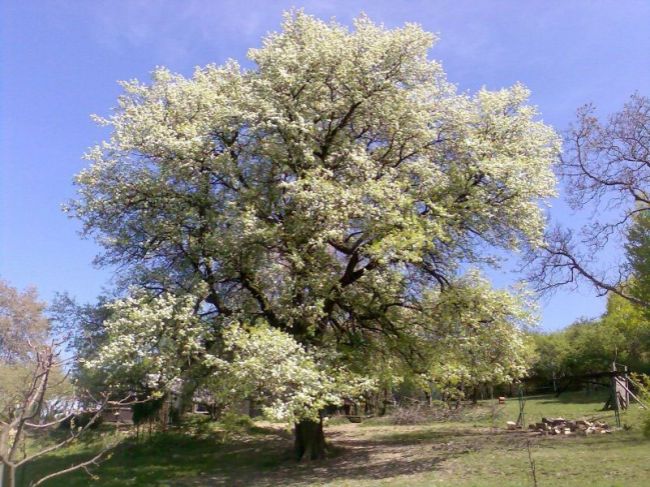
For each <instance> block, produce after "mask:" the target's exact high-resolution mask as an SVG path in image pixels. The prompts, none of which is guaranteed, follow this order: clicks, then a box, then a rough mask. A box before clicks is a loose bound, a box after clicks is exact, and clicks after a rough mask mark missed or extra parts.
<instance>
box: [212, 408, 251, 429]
mask: <svg viewBox="0 0 650 487" xmlns="http://www.w3.org/2000/svg"><path fill="white" fill-rule="evenodd" d="M219 424H220V425H221V427H222V429H223V430H224V432H225V433H226V434H232V433H245V432H248V431H250V430H251V429H253V428H254V427H255V423H254V422H253V420H252V419H251V418H250V416H247V415H245V414H238V413H235V412H233V411H228V412H226V413H225V414H224V415H223V416H221V418H220V419H219Z"/></svg>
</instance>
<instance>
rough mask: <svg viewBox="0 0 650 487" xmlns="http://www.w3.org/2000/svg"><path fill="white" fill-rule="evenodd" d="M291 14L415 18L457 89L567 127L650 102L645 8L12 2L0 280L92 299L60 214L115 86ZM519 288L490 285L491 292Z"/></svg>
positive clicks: (567, 319)
mask: <svg viewBox="0 0 650 487" xmlns="http://www.w3.org/2000/svg"><path fill="white" fill-rule="evenodd" d="M291 7H302V8H304V9H305V11H306V12H307V13H311V14H314V15H317V16H319V17H322V18H330V17H335V18H336V19H337V20H339V21H341V22H343V23H349V22H350V21H351V19H353V18H354V17H355V16H357V15H358V14H359V13H361V12H365V13H366V14H368V15H369V16H370V17H371V18H372V19H373V20H375V21H377V22H383V23H384V24H385V25H387V26H389V27H391V26H398V25H401V24H403V23H404V22H417V23H419V24H421V25H422V26H423V27H424V28H425V29H426V30H429V31H432V32H436V33H438V34H439V36H440V42H439V43H438V45H437V46H436V47H435V48H434V49H433V50H432V51H431V57H432V58H435V59H438V60H440V61H442V63H443V65H444V66H445V69H446V71H447V73H448V76H449V79H450V80H451V81H452V82H454V83H456V84H457V85H458V87H459V89H461V90H476V89H477V88H480V87H481V86H486V87H488V88H490V89H497V88H501V87H504V86H509V85H512V84H513V83H515V82H517V81H521V82H523V83H524V84H525V85H527V86H528V87H529V88H530V89H531V90H532V93H533V95H532V101H533V103H535V104H536V105H538V106H539V108H540V111H541V113H542V118H543V119H544V120H545V121H546V122H547V123H550V124H552V125H553V126H555V127H556V128H557V129H558V130H564V129H565V128H566V127H567V125H568V123H569V122H570V120H571V119H572V116H573V114H574V112H575V109H576V108H577V107H578V106H579V105H581V104H583V103H586V102H589V101H593V102H594V103H595V104H596V105H597V106H598V107H599V111H600V113H607V112H610V111H613V110H616V109H617V108H619V107H620V106H621V105H622V104H623V103H624V101H625V100H626V98H627V97H628V96H629V95H630V94H631V93H632V92H634V91H635V90H638V91H639V92H641V93H644V94H650V31H649V29H648V25H649V24H650V2H648V1H634V0H618V1H597V0H592V1H577V0H573V1H566V0H564V1H551V0H546V1H541V0H540V1H533V0H529V1H526V2H522V1H520V0H510V1H488V0H484V1H479V0H475V1H469V0H466V1H462V0H456V1H437V0H431V1H424V0H419V1H418V0H413V1H406V0H403V1H395V0H393V1H379V0H375V1H367V2H363V1H358V2H355V1H343V0H341V1H328V2H325V1H302V2H301V1H296V0H295V1H266V2H262V1H246V0H239V1H218V0H215V1H207V0H183V1H180V0H179V1H153V0H150V1H139V0H130V1H117V0H112V1H100V0H93V1H81V0H78V1H73V0H69V1H55V0H40V1H34V0H33V1H27V0H22V1H20V0H4V1H3V2H2V4H1V6H0V29H1V30H0V61H1V65H0V69H1V70H2V71H1V73H0V277H2V278H3V279H6V280H8V281H10V282H11V283H12V284H13V285H15V286H18V287H24V286H26V285H29V284H33V285H35V286H37V287H38V289H39V290H40V293H41V295H42V297H43V298H44V299H50V298H51V297H52V295H53V294H54V292H55V291H64V290H67V291H69V292H70V293H72V294H73V295H76V296H77V297H78V298H79V299H81V300H82V301H85V300H92V299H93V298H94V297H95V296H96V295H97V294H98V293H99V292H100V291H101V288H102V286H104V285H107V284H108V283H109V279H110V276H111V273H110V271H108V270H100V269H96V268H94V267H93V266H92V264H91V261H92V258H93V256H94V255H95V254H96V253H97V251H98V248H97V247H96V246H95V244H94V243H93V242H90V241H84V240H81V239H80V238H79V236H78V234H77V232H78V230H79V226H78V224H77V222H75V221H73V220H69V219H68V218H67V217H66V216H65V215H64V214H63V213H62V212H61V211H60V205H61V203H63V202H65V201H66V200H67V199H69V198H71V197H72V196H73V195H74V188H73V186H72V184H71V181H72V177H73V175H74V174H75V173H77V172H78V171H79V170H80V169H81V168H82V167H83V166H84V161H82V160H81V155H82V154H83V152H84V151H85V150H86V148H87V147H89V146H90V145H92V144H94V143H96V142H98V141H100V140H101V139H102V138H104V137H105V136H106V133H105V132H104V131H103V129H101V128H99V127H96V126H94V125H93V124H92V123H91V121H90V118H89V115H90V114H92V113H99V114H107V113H108V112H109V111H110V108H111V107H113V106H114V105H115V100H116V97H117V95H118V94H119V87H118V85H117V83H116V81H117V80H121V79H130V78H139V79H141V80H146V79H147V78H148V73H149V72H150V71H151V70H152V69H153V67H155V66H157V65H164V66H167V67H169V68H170V69H172V70H173V71H177V72H180V73H183V74H189V73H191V71H192V69H193V67H194V66H197V65H205V64H208V63H222V62H224V61H225V60H226V59H228V58H235V59H238V60H240V61H243V60H244V58H245V55H246V51H247V49H248V48H250V47H256V46H259V44H260V41H261V38H262V36H263V35H264V34H265V33H266V32H268V31H270V30H277V29H278V28H279V25H280V21H281V15H282V12H283V11H284V10H286V9H289V8H291ZM551 211H552V214H553V217H554V218H555V219H557V220H560V221H562V222H564V223H565V224H572V223H574V222H575V221H577V220H579V219H580V217H579V216H576V215H573V214H572V213H571V212H570V211H569V210H568V209H567V208H566V206H564V205H563V204H562V203H561V202H560V201H557V202H554V203H553V208H552V210H551ZM610 257H611V256H610ZM512 278H513V276H511V275H495V280H496V282H497V283H498V284H503V283H505V282H508V281H510V280H512ZM542 305H543V308H542V311H543V314H542V316H543V321H542V323H543V327H544V328H546V329H554V328H558V327H562V326H565V325H567V324H569V323H571V322H572V321H573V320H574V319H575V318H577V317H579V316H597V315H599V314H600V313H602V311H603V309H604V300H603V299H602V298H600V299H598V298H596V297H594V293H593V291H592V290H591V289H587V288H585V289H583V290H580V291H578V292H572V291H570V290H564V291H561V292H558V293H557V294H556V295H555V296H553V297H552V298H550V299H549V298H547V299H545V300H544V301H542Z"/></svg>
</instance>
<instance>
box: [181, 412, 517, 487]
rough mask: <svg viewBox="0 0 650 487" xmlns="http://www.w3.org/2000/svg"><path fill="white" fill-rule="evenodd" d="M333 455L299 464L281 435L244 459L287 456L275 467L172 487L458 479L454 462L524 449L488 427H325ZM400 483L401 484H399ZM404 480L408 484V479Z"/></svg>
mask: <svg viewBox="0 0 650 487" xmlns="http://www.w3.org/2000/svg"><path fill="white" fill-rule="evenodd" d="M327 438H328V442H329V444H330V446H331V447H332V456H331V457H330V458H328V459H327V460H324V461H319V462H305V463H300V464H296V463H295V462H294V461H293V460H292V459H291V438H290V437H289V435H287V434H286V432H282V431H280V430H278V434H277V436H276V437H275V438H274V439H273V440H268V439H267V440H264V441H263V442H262V443H255V442H253V443H251V444H250V445H249V446H248V447H243V448H242V449H241V450H240V452H241V454H242V455H257V456H261V455H267V454H271V453H272V452H275V453H276V454H277V453H278V452H279V451H283V452H284V455H281V456H280V457H278V458H279V461H278V463H277V464H275V465H272V466H270V467H268V468H263V469H261V470H258V469H254V468H251V467H250V466H248V467H247V466H246V465H241V464H240V465H231V466H230V467H229V466H228V465H224V466H223V469H221V471H220V473H219V474H212V475H206V476H202V477H200V478H194V479H186V480H185V481H183V482H180V483H178V484H173V485H183V486H188V485H201V486H229V487H230V486H254V487H271V486H278V485H282V486H292V487H299V486H300V487H302V486H308V485H322V484H328V483H337V481H340V482H343V481H353V480H361V479H363V480H366V481H372V480H380V479H389V478H395V477H400V476H410V475H416V474H418V473H422V472H434V471H435V473H436V477H437V476H438V475H439V476H440V479H441V480H442V479H444V478H449V477H450V476H457V475H458V472H456V471H455V468H454V467H455V463H456V462H455V459H456V458H459V457H461V456H463V455H465V454H468V453H472V452H474V451H478V450H482V449H485V448H490V449H494V448H500V449H501V448H506V449H507V448H509V447H510V448H512V447H516V448H517V449H519V448H521V446H522V445H520V444H518V443H521V441H522V440H523V441H524V442H525V440H524V439H523V438H522V437H521V436H520V435H516V434H515V435H513V434H512V433H505V432H495V431H492V430H490V429H489V428H471V427H469V428H468V427H465V428H453V427H447V426H443V425H439V426H431V427H422V426H384V427H382V426H376V427H375V426H374V427H363V426H360V425H358V424H345V425H336V426H330V427H328V428H327ZM396 481H397V479H396ZM405 481H406V479H405Z"/></svg>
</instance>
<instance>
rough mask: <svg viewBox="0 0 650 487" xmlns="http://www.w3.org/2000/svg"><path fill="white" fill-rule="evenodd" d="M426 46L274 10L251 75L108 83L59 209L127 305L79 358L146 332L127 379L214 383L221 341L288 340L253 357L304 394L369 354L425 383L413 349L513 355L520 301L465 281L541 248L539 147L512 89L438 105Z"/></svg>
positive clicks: (549, 148) (375, 28) (441, 84)
mask: <svg viewBox="0 0 650 487" xmlns="http://www.w3.org/2000/svg"><path fill="white" fill-rule="evenodd" d="M434 41H435V37H434V36H433V35H432V34H430V33H427V32H424V31H422V30H421V29H420V28H419V27H418V26H416V25H413V24H407V25H406V26H404V27H403V28H399V29H394V30H388V29H385V28H384V27H382V26H379V25H376V24H374V23H372V22H371V21H370V20H369V19H367V18H365V17H361V18H359V19H357V20H356V21H355V23H354V28H353V29H348V28H346V27H344V26H342V25H340V24H337V23H335V22H330V23H326V22H323V21H320V20H318V19H316V18H313V17H311V16H308V15H305V14H303V13H302V12H291V13H289V14H287V15H286V16H285V20H284V23H283V26H282V30H281V31H280V32H277V33H272V34H270V35H268V36H267V37H266V38H265V39H264V42H263V44H262V47H260V48H258V49H251V50H250V51H249V54H248V57H249V59H250V61H251V62H252V63H253V67H252V68H250V69H243V68H242V67H241V66H239V65H238V64H237V63H236V62H235V61H230V62H228V63H227V64H225V65H223V66H215V65H209V66H206V67H204V68H197V69H196V71H195V72H194V74H193V75H192V76H191V77H189V78H186V77H184V76H182V75H179V74H173V73H171V72H170V71H168V70H167V69H164V68H159V69H156V70H155V71H154V72H153V74H152V82H151V83H150V84H143V83H141V82H140V81H137V80H131V81H128V82H124V83H123V84H122V86H123V88H124V94H123V95H122V96H121V97H120V98H119V102H118V108H117V109H116V110H115V112H114V113H113V114H112V115H111V116H109V117H106V118H101V117H98V118H97V120H98V121H99V122H100V123H101V124H104V125H106V126H108V127H109V128H110V129H111V130H112V135H111V137H110V139H109V140H107V141H105V142H103V143H101V144H99V145H98V146H96V147H94V148H92V149H91V150H90V151H89V152H88V154H87V158H88V159H89V160H90V161H91V165H90V167H89V168H87V169H86V170H84V171H83V172H81V173H80V174H79V175H78V176H77V179H76V181H77V185H78V189H79V196H78V198H77V199H76V200H75V201H73V202H71V204H70V208H69V209H70V211H71V212H72V214H73V215H75V216H76V217H77V218H79V219H80V220H81V221H82V222H83V224H84V229H85V233H86V235H88V236H94V237H95V238H97V240H98V241H99V242H100V243H101V245H102V246H103V248H104V250H105V252H104V253H103V254H102V255H101V256H99V258H98V260H99V262H100V263H104V264H116V265H118V266H119V268H120V269H121V272H120V277H121V279H122V283H123V284H124V285H125V286H126V285H132V286H136V288H132V290H131V293H132V294H133V295H135V296H138V297H137V298H126V299H127V300H128V299H137V300H141V301H140V302H139V304H138V306H135V307H133V306H131V307H130V306H129V305H128V302H127V301H124V302H123V303H122V304H118V305H117V306H118V308H119V309H120V310H121V311H120V313H126V314H127V315H128V313H131V312H134V313H135V312H136V311H134V310H138V311H137V313H139V315H138V317H137V318H134V317H130V318H129V319H126V320H123V321H120V320H121V319H122V317H121V315H120V313H117V315H116V317H115V318H114V321H112V322H110V323H109V324H108V325H107V329H108V331H109V336H110V337H112V338H109V340H108V343H107V344H105V345H104V347H103V348H102V351H101V353H100V355H99V356H103V357H105V358H107V359H108V357H110V356H111V353H112V352H111V350H113V352H115V353H119V352H116V351H118V350H125V351H129V353H131V352H133V351H135V350H136V349H137V350H140V349H139V348H137V347H135V348H133V344H134V343H136V342H137V340H140V339H141V338H142V339H144V340H145V341H146V340H148V339H149V338H151V341H148V342H147V344H148V345H147V346H146V347H145V352H143V353H142V355H141V356H140V357H139V358H136V363H134V366H138V367H140V366H143V364H150V363H151V361H152V360H153V361H154V362H155V361H156V360H159V359H160V357H164V356H166V354H167V353H168V352H169V354H168V356H169V357H170V361H168V362H166V363H165V364H162V363H158V366H159V367H158V369H159V372H160V373H159V374H158V375H156V377H161V376H162V371H161V369H162V368H165V370H170V369H169V367H171V366H170V363H173V364H174V365H173V367H172V368H174V367H176V369H175V370H176V373H175V374H174V375H176V376H177V375H183V374H184V373H187V371H188V370H190V369H192V370H194V371H195V372H196V370H200V371H201V373H203V374H205V376H206V377H213V376H214V374H215V370H217V369H218V365H217V364H216V363H215V362H211V360H212V359H211V357H216V358H218V359H219V360H226V361H230V362H231V363H236V360H234V358H235V357H237V356H238V355H237V354H238V353H239V354H244V355H245V354H246V353H248V352H246V351H247V350H248V351H250V350H253V349H255V347H254V346H244V345H240V346H239V347H234V345H233V342H232V340H233V339H232V337H230V335H229V333H233V330H236V329H237V328H233V327H234V326H242V327H243V328H242V330H243V331H238V332H237V333H240V335H238V336H239V337H240V338H239V339H238V340H240V342H241V339H242V337H244V338H247V339H249V340H253V341H256V342H260V343H268V338H266V337H267V335H268V334H272V335H273V334H277V333H281V334H284V335H286V336H287V340H285V341H283V339H281V338H280V336H284V335H273V336H275V338H274V339H273V341H275V342H278V343H285V344H286V347H287V351H288V352H287V353H289V354H291V355H292V356H294V357H295V356H298V355H300V356H302V355H301V354H305V355H304V357H303V358H304V360H306V361H309V362H310V363H311V362H313V363H314V364H315V365H314V367H315V369H314V375H313V376H311V377H312V378H316V377H318V375H319V373H316V369H319V370H324V369H325V368H327V367H333V366H345V368H346V370H347V371H348V372H356V373H359V374H361V375H363V373H362V372H363V371H361V370H359V369H361V368H362V367H360V364H368V363H369V362H370V360H369V359H370V358H372V361H378V362H382V361H383V362H384V363H400V364H402V365H404V366H409V367H411V368H415V369H416V370H419V372H422V373H424V372H425V371H426V370H432V369H434V368H435V367H434V366H433V365H431V362H427V363H425V364H424V366H422V365H419V366H417V365H416V364H418V363H421V361H422V360H423V358H427V357H428V358H431V360H433V361H435V360H438V362H439V363H440V362H442V361H443V356H442V355H441V354H438V353H436V352H431V353H430V351H432V350H436V349H435V346H431V344H436V343H442V342H443V341H444V340H445V339H449V338H450V337H457V338H458V342H457V343H461V342H462V343H469V344H470V345H468V346H467V347H465V348H463V346H460V347H458V348H457V350H458V351H459V353H458V354H456V355H457V357H461V358H459V359H458V360H457V363H461V362H462V363H469V362H468V361H466V360H465V361H464V359H462V353H460V351H461V350H464V352H463V353H466V355H467V356H470V355H472V356H475V357H479V356H480V354H474V353H472V352H471V351H470V348H471V346H475V347H476V346H477V344H479V343H480V339H477V338H476V337H480V336H484V337H485V336H489V335H490V330H494V329H496V328H498V327H501V329H502V331H499V336H501V337H503V340H504V341H503V343H504V344H505V346H506V348H508V347H510V348H511V350H515V349H517V347H518V346H519V343H520V342H519V341H518V337H519V335H518V333H519V331H518V330H519V328H518V326H519V325H520V324H521V323H522V322H526V321H527V320H528V314H527V313H526V312H525V311H524V310H523V308H525V306H524V305H523V304H522V303H521V301H520V300H519V299H515V298H512V299H509V298H508V299H504V296H506V294H501V293H500V292H494V291H492V290H490V287H489V285H487V284H486V283H485V282H484V281H483V280H482V279H481V278H480V277H479V276H478V274H476V273H470V274H467V275H466V276H464V277H463V274H464V273H465V271H466V270H467V269H468V267H470V266H472V265H483V264H486V263H493V262H494V261H495V255H494V253H493V252H491V249H497V248H500V249H506V250H517V249H521V248H527V247H536V246H538V245H539V244H540V243H541V241H542V235H543V230H544V217H543V212H542V210H541V209H540V207H539V202H540V200H543V199H545V198H548V197H550V196H552V195H554V185H555V178H554V175H553V172H552V165H553V163H554V161H555V159H556V157H557V154H558V146H559V142H558V138H557V136H556V134H555V132H554V131H553V130H552V129H551V128H550V127H548V126H546V125H544V124H543V123H542V122H540V121H538V120H537V112H536V110H535V108H534V107H532V106H531V105H529V104H528V103H527V98H528V95H529V93H528V91H527V90H526V89H525V88H524V87H523V86H522V85H515V86H513V87H512V88H509V89H502V90H499V91H488V90H486V89H483V90H480V91H479V92H478V93H476V94H475V95H470V94H467V93H459V92H457V90H456V88H455V87H454V86H453V85H452V84H451V83H450V82H449V81H447V79H446V76H445V73H444V71H443V69H442V67H441V65H440V64H439V63H438V62H436V61H431V60H429V59H428V58H427V54H428V50H429V48H430V47H431V46H432V45H433V43H434ZM452 290H453V292H452ZM504 293H505V292H504ZM461 296H464V297H462V298H461ZM507 296H509V295H507ZM142 300H144V301H148V302H149V303H151V304H152V306H151V307H147V306H145V304H144V302H143V301H142ZM156 300H163V301H165V303H166V304H165V305H160V304H161V303H158V302H157V301H156ZM158 305H160V306H158ZM468 305H469V306H472V309H471V311H468V310H467V306H468ZM120 307H121V308H120ZM151 309H153V310H154V312H152V314H150V315H148V316H144V315H146V314H147V313H149V310H151ZM160 309H162V310H163V311H162V312H161V313H162V315H161V314H160V313H156V312H155V310H160ZM168 311H169V313H168ZM176 312H180V315H178V314H176V315H175V314H174V313H176ZM165 313H167V314H165ZM179 316H182V318H179ZM131 318H133V319H131ZM130 324H133V326H131V325H130ZM138 324H142V326H143V327H144V328H146V329H148V330H149V332H150V333H149V335H146V334H145V335H141V334H139V331H138V329H139V328H138V326H140V325H138ZM260 327H261V328H260ZM264 329H265V330H266V331H259V330H264ZM111 330H117V331H116V332H115V333H113V334H111ZM246 330H248V331H246ZM242 333H243V334H242ZM146 336H149V338H146ZM129 337H131V338H129ZM143 337H144V338H143ZM472 337H473V338H472ZM134 340H135V342H134ZM185 344H189V345H187V347H189V348H187V347H186V346H185ZM472 344H473V345H472ZM111 347H112V348H111ZM130 347H131V348H130ZM233 347H234V348H233ZM296 347H297V348H296ZM259 350H265V349H264V348H263V347H262V348H259ZM438 350H439V349H438ZM261 353H266V352H261ZM503 353H504V354H503V355H501V356H499V357H491V358H489V360H494V361H501V362H504V365H503V368H502V369H499V370H503V371H504V373H503V374H502V376H504V377H514V376H516V375H517V374H520V373H521V369H522V367H521V366H520V364H519V362H518V360H519V359H518V357H520V356H521V354H520V353H518V352H513V353H510V351H509V350H506V351H504V352H503ZM102 354H103V355H102ZM152 357H157V358H152ZM513 357H515V358H514V359H513ZM171 359H173V360H171ZM179 359H181V360H179ZM300 360H303V359H300ZM481 360H487V358H486V356H485V357H483V358H481ZM511 360H514V362H515V365H514V366H512V367H511V365H510V364H508V363H505V362H508V361H511ZM444 361H446V359H445V360H444ZM501 362H499V363H501ZM305 363H306V362H305ZM258 365H259V364H258ZM98 366H100V364H98ZM287 366H289V365H287ZM310 367H311V366H310ZM369 368H372V366H370V367H369ZM378 368H379V367H378ZM306 369H309V370H311V369H310V368H309V367H306ZM397 369H398V367H397V366H396V367H395V370H397ZM517 371H518V372H517ZM147 373H153V372H151V371H150V370H149V371H148V372H147ZM242 374H243V372H242ZM154 375H155V374H154ZM244 375H245V374H244ZM271 382H272V381H271ZM303 385H304V384H302V385H300V384H299V385H296V386H295V389H296V390H299V389H300V387H302V386H303ZM282 387H287V384H284V385H283V386H282ZM276 392H277V388H276ZM273 397H279V396H278V395H277V394H276V395H275V396H273ZM291 417H293V418H296V421H300V415H297V414H296V412H295V411H294V412H293V413H292V416H291Z"/></svg>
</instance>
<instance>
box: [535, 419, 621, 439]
mask: <svg viewBox="0 0 650 487" xmlns="http://www.w3.org/2000/svg"><path fill="white" fill-rule="evenodd" d="M528 430H529V431H535V432H538V433H541V434H543V435H572V434H578V435H591V434H605V433H611V432H612V430H611V428H610V427H609V425H608V424H607V423H604V422H602V421H597V420H591V421H590V420H587V419H576V420H573V419H564V418H542V421H541V422H540V423H533V424H530V425H528Z"/></svg>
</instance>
